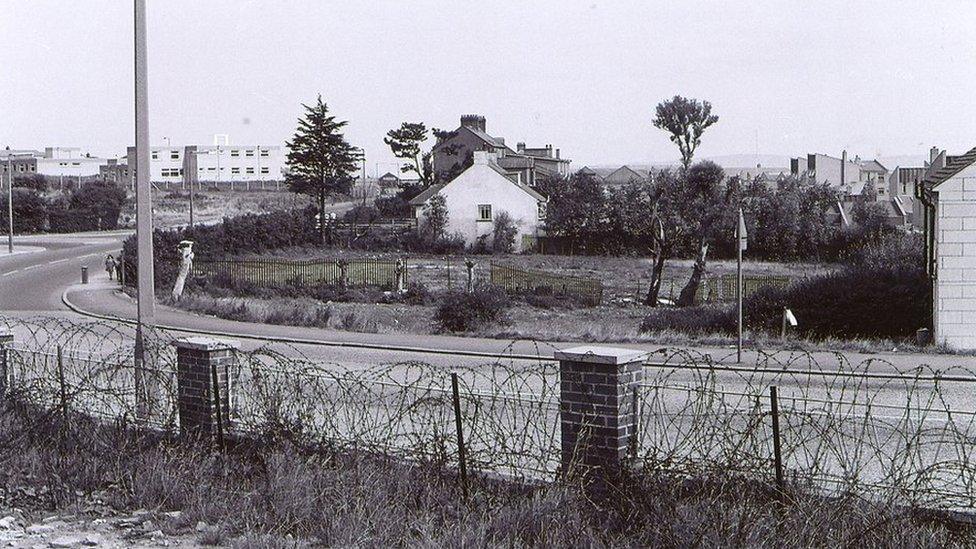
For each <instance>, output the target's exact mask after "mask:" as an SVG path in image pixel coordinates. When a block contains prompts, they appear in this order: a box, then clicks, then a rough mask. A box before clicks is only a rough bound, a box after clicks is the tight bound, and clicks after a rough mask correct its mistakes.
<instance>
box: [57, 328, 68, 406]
mask: <svg viewBox="0 0 976 549" xmlns="http://www.w3.org/2000/svg"><path fill="white" fill-rule="evenodd" d="M58 387H59V391H60V397H61V419H62V420H64V421H67V420H68V389H67V387H66V386H65V381H64V358H63V356H62V349H61V346H60V345H58Z"/></svg>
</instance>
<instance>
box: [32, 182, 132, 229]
mask: <svg viewBox="0 0 976 549" xmlns="http://www.w3.org/2000/svg"><path fill="white" fill-rule="evenodd" d="M125 201H126V192H125V189H123V188H122V187H120V186H118V185H116V184H115V183H112V182H110V181H97V180H96V181H92V182H89V183H85V184H83V185H82V186H81V187H79V188H77V189H75V190H73V191H71V194H70V195H69V196H68V199H67V200H66V201H65V200H61V201H58V202H56V203H55V204H53V205H52V207H51V212H50V220H51V231H53V232H78V231H100V230H111V229H115V228H117V227H118V223H119V213H120V212H121V211H122V207H123V206H124V205H125Z"/></svg>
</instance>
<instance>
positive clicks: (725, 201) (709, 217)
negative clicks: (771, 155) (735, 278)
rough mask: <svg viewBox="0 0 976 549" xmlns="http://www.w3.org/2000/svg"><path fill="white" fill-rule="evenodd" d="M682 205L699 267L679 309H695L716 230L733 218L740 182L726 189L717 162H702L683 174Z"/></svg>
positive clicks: (731, 183) (679, 302) (680, 202)
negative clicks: (692, 306) (696, 298)
mask: <svg viewBox="0 0 976 549" xmlns="http://www.w3.org/2000/svg"><path fill="white" fill-rule="evenodd" d="M682 175H683V177H682V179H683V180H684V181H683V184H682V185H681V188H680V191H679V195H678V197H677V199H678V201H677V202H676V203H675V205H677V206H678V207H679V211H680V215H681V216H682V217H683V218H684V219H685V220H686V221H688V222H689V224H690V225H691V229H692V234H693V235H694V238H695V244H696V255H695V265H694V267H693V268H692V271H691V278H689V279H688V283H687V284H686V285H685V287H684V288H682V290H681V294H680V295H679V297H678V303H677V304H678V306H681V307H685V306H689V305H693V304H694V302H695V297H696V295H697V293H698V286H699V284H700V283H701V279H702V277H703V276H704V275H705V261H706V258H707V256H708V247H709V244H710V241H711V239H712V237H713V236H715V229H716V228H717V227H719V226H721V221H722V218H723V217H725V216H730V215H731V210H733V209H734V208H732V207H731V205H732V202H733V201H734V198H735V194H736V191H737V187H738V184H737V181H732V182H730V184H728V185H723V182H724V180H725V172H724V171H722V168H721V167H720V166H719V165H718V164H715V163H714V162H709V161H705V162H699V163H697V164H694V165H693V166H691V167H690V168H688V169H687V170H685V171H684V173H683V174H682Z"/></svg>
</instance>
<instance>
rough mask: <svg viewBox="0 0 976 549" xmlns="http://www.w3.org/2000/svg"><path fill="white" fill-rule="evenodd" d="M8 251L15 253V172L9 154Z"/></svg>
mask: <svg viewBox="0 0 976 549" xmlns="http://www.w3.org/2000/svg"><path fill="white" fill-rule="evenodd" d="M7 251H8V252H10V254H11V255H13V253H14V172H13V168H12V167H11V164H10V155H9V154H8V155H7Z"/></svg>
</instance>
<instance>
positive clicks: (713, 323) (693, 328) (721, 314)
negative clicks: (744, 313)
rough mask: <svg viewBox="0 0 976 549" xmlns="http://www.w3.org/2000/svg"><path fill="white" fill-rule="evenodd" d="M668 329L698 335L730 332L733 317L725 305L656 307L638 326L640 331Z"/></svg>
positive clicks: (733, 321) (733, 322) (730, 310)
mask: <svg viewBox="0 0 976 549" xmlns="http://www.w3.org/2000/svg"><path fill="white" fill-rule="evenodd" d="M669 330H673V331H677V332H682V333H687V334H698V335H703V334H714V333H731V332H732V331H733V330H735V317H734V316H733V312H732V309H730V308H729V307H728V306H725V305H700V306H697V307H681V308H667V307H658V308H655V309H653V310H652V311H651V313H650V314H648V315H647V316H646V317H644V320H643V321H642V322H641V327H640V331H641V332H642V333H647V332H662V331H669Z"/></svg>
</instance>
